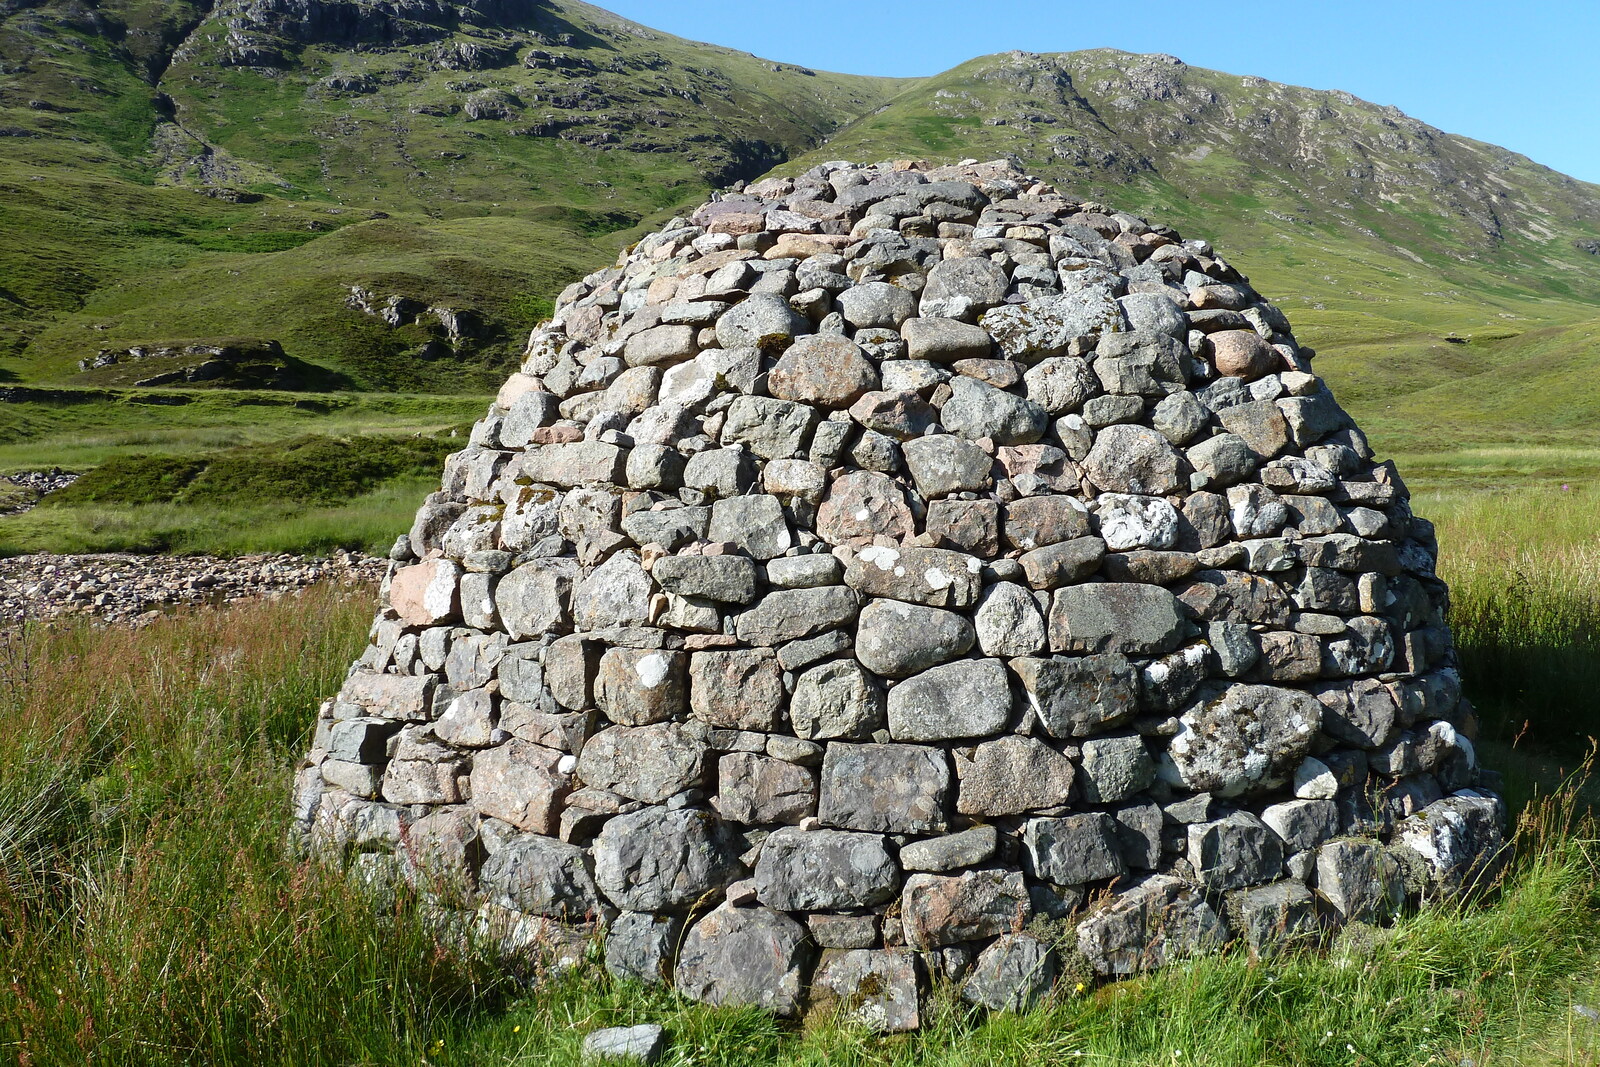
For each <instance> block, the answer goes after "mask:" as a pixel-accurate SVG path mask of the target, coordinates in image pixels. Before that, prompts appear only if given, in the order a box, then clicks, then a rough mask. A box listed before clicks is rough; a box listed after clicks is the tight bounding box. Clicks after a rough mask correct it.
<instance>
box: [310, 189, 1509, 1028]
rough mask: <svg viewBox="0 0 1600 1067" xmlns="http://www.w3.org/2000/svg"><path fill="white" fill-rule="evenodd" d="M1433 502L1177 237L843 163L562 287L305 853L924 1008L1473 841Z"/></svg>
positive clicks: (732, 971) (352, 726)
mask: <svg viewBox="0 0 1600 1067" xmlns="http://www.w3.org/2000/svg"><path fill="white" fill-rule="evenodd" d="M1435 550H1436V546H1435V543H1434V537H1433V530H1432V527H1431V525H1430V524H1429V523H1427V522H1426V521H1425V520H1423V519H1420V518H1418V517H1416V516H1414V515H1413V514H1412V513H1411V510H1410V508H1409V506H1408V503H1407V496H1406V491H1405V487H1404V485H1403V484H1402V483H1401V481H1400V478H1399V477H1398V475H1397V474H1396V473H1395V471H1394V468H1393V467H1392V465H1390V464H1387V463H1376V462H1374V460H1373V456H1372V452H1371V449H1370V448H1369V447H1368V445H1367V442H1366V440H1365V438H1364V437H1363V436H1362V434H1361V432H1360V431H1359V430H1358V429H1357V428H1356V427H1355V426H1354V425H1353V424H1352V423H1351V421H1350V419H1349V418H1348V417H1347V416H1346V414H1345V413H1344V411H1343V410H1341V409H1340V407H1339V405H1338V404H1337V403H1336V402H1335V401H1334V399H1333V397H1332V396H1331V395H1330V394H1329V392H1328V390H1327V388H1326V387H1325V386H1324V384H1323V383H1322V382H1321V381H1320V380H1319V379H1318V378H1317V377H1316V376H1315V375H1314V374H1312V373H1311V371H1310V367H1309V353H1308V352H1306V351H1304V350H1302V349H1300V348H1299V347H1298V346H1297V345H1296V343H1295V341H1294V339H1293V337H1292V335H1291V333H1290V327H1289V324H1288V322H1287V320H1286V319H1285V317H1284V316H1283V315H1282V314H1281V313H1280V312H1279V311H1278V310H1277V309H1275V308H1274V307H1272V306H1271V305H1270V304H1268V303H1266V302H1265V301H1264V300H1262V299H1261V297H1260V296H1259V295H1258V294H1257V293H1256V292H1255V291H1254V290H1253V289H1252V288H1251V287H1250V286H1249V284H1248V282H1247V281H1246V279H1245V278H1244V277H1242V276H1241V275H1240V274H1239V273H1238V272H1237V271H1236V270H1235V269H1234V268H1232V267H1231V266H1230V265H1229V264H1228V263H1227V262H1226V261H1224V260H1223V259H1222V258H1220V257H1219V256H1218V255H1217V254H1216V253H1215V252H1214V251H1213V250H1212V248H1211V247H1210V246H1209V245H1207V244H1206V243H1205V242H1203V241H1184V240H1182V239H1181V238H1180V237H1179V235H1178V234H1176V233H1175V232H1173V231H1172V230H1170V229H1168V228H1166V227H1162V226H1158V225H1152V224H1149V223H1147V222H1145V221H1143V220H1140V219H1137V218H1134V217H1131V216H1129V215H1126V214H1121V213H1117V212H1113V211H1111V210H1109V209H1106V208H1104V207H1101V206H1099V205H1096V204H1087V203H1078V202H1075V201H1073V200H1070V199H1068V198H1066V197H1065V196H1063V195H1061V194H1059V193H1057V192H1056V191H1055V190H1054V189H1052V188H1050V187H1048V186H1046V185H1043V184H1040V183H1038V182H1037V181H1035V180H1033V179H1031V178H1028V177H1026V176H1024V175H1022V174H1020V173H1018V172H1017V171H1016V170H1015V169H1014V168H1012V167H1011V166H1010V165H1009V164H1006V163H1004V162H998V163H990V164H976V163H967V164H963V165H960V166H956V167H943V168H928V167H925V166H922V165H917V164H910V165H905V164H901V165H887V164H885V165H879V166H875V167H861V166H855V165H849V164H843V163H832V164H825V165H823V166H820V167H817V168H815V169H813V170H811V171H809V172H807V173H806V174H805V175H803V176H802V177H800V178H797V179H793V180H791V179H772V180H768V181H765V182H762V183H760V184H759V185H756V186H753V187H751V188H750V189H748V190H744V191H742V192H738V193H732V194H727V195H724V196H722V197H721V198H720V199H718V200H716V201H714V202H712V203H709V204H706V205H704V206H703V207H701V208H700V209H699V210H698V211H697V212H695V214H694V215H693V216H692V217H691V218H689V219H676V220H674V221H673V222H672V223H671V224H669V225H668V226H667V228H666V229H664V230H662V231H661V232H659V233H656V234H653V235H651V236H650V237H647V238H645V239H644V240H643V241H641V242H640V243H639V244H638V245H636V246H634V247H633V248H632V249H630V250H628V251H627V252H625V253H624V254H623V256H622V257H620V259H619V261H618V265H617V266H616V267H614V268H612V269H608V270H605V271H601V272H599V273H596V274H594V275H591V276H590V277H588V278H585V279H584V280H583V281H582V282H579V283H577V284H575V285H573V286H571V287H569V288H568V289H567V291H566V292H564V293H563V294H562V295H561V299H560V301H559V303H558V305H557V309H556V313H555V317H554V318H553V319H552V320H551V322H550V323H549V324H547V325H546V326H544V327H542V328H541V329H539V330H538V331H536V332H535V333H534V334H533V336H532V338H531V339H530V342H529V347H528V352H527V357H526V360H525V363H524V365H523V368H522V370H521V372H520V373H518V374H515V375H513V376H512V377H511V379H510V380H509V381H508V382H507V383H506V385H505V387H504V388H503V389H502V390H501V392H500V395H499V397H498V399H497V401H496V403H495V404H494V405H493V406H492V407H491V408H490V411H489V413H488V414H487V415H486V417H485V418H484V419H483V420H482V421H481V422H479V423H478V424H477V426H476V428H475V429H474V432H473V434H472V436H471V439H470V444H469V446H468V447H467V448H466V449H464V450H463V451H462V452H460V453H457V454H456V455H454V456H452V457H451V458H450V460H449V462H448V463H447V466H446V470H445V475H444V483H443V487H442V488H441V490H440V491H439V492H437V493H435V494H433V495H431V496H430V497H429V498H428V500H427V502H426V503H425V504H424V505H423V507H422V509H421V510H420V511H419V513H418V515H417V519H416V523H415V525H414V526H413V528H412V530H411V532H410V534H409V536H408V537H405V538H402V539H401V541H400V542H399V543H398V544H397V545H396V547H395V550H394V552H393V553H392V556H393V560H394V563H393V566H392V568H391V572H390V575H389V577H388V579H387V580H386V584H385V587H384V590H383V609H382V611H381V612H380V614H379V616H378V618H377V620H376V622H375V624H374V626H373V629H372V638H371V644H370V645H369V647H368V648H367V650H366V652H365V653H364V654H363V656H362V657H361V659H360V661H359V662H357V663H356V664H355V666H354V667H353V669H352V672H351V674H350V676H349V678H348V680H347V681H346V682H345V684H344V687H343V689H342V690H341V692H340V693H339V695H338V697H337V698H336V699H334V700H330V701H329V702H328V703H326V704H325V705H324V706H323V708H322V711H321V717H320V719H319V722H318V731H317V736H316V742H315V746H316V747H315V750H314V751H313V753H312V754H311V757H310V759H309V760H308V763H307V765H306V768H305V769H304V771H303V772H302V774H301V776H300V779H299V783H298V790H297V798H298V799H297V803H298V816H299V818H300V820H301V825H302V826H303V827H304V828H305V830H306V831H307V833H308V835H309V840H310V841H311V842H312V844H313V845H315V846H316V847H317V848H318V849H320V850H322V851H324V852H331V853H335V854H337V855H339V856H341V857H343V858H345V859H348V860H350V861H351V862H354V863H355V864H356V865H357V866H358V869H361V870H364V871H368V872H381V871H388V872H390V873H392V874H396V875H399V876H403V877H405V878H408V879H410V880H411V881H413V882H415V883H416V884H418V885H419V886H421V887H422V888H423V889H424V890H426V891H427V892H429V893H432V894H435V895H436V897H437V899H438V900H439V901H440V902H441V903H442V904H446V905H449V906H452V907H457V908H461V909H476V910H475V914H476V916H477V918H478V920H479V922H480V923H481V924H483V925H484V926H485V927H486V928H488V929H491V930H495V931H498V932H499V935H501V936H505V937H508V938H510V939H512V940H516V939H518V938H521V939H523V940H525V941H530V942H531V941H535V940H538V939H540V938H543V939H546V941H548V940H549V939H551V938H555V939H557V940H559V939H560V937H561V936H563V931H568V930H574V929H576V930H583V929H588V930H604V931H605V936H606V940H607V944H606V959H607V964H608V966H609V967H610V968H611V969H612V970H613V971H614V972H616V973H618V974H620V975H624V976H628V977H634V978H640V979H643V980H646V981H670V982H673V983H675V985H676V986H677V988H678V989H680V990H681V991H683V992H684V993H686V994H687V995H689V996H691V997H696V998H699V999H702V1000H707V1001H711V1002H717V1003H734V1002H754V1003H759V1004H763V1005H766V1006H768V1007H770V1008H772V1009H774V1010H777V1011H780V1012H785V1013H789V1012H794V1011H796V1010H799V1009H800V1008H801V1007H802V1006H803V1005H804V1004H805V1003H806V1001H807V998H808V997H809V998H810V1000H811V1001H813V1002H817V1001H829V1000H838V1001H841V1002H844V1003H845V1004H846V1005H847V1006H848V1007H850V1008H851V1010H854V1011H856V1012H857V1013H858V1014H860V1015H861V1017H863V1018H865V1019H867V1020H868V1021H869V1022H870V1023H872V1024H873V1025H876V1026H879V1027H881V1028H884V1029H900V1028H907V1027H911V1026H915V1025H916V1024H917V1011H918V999H919V990H920V989H921V988H922V987H923V985H924V983H925V982H926V981H927V980H928V979H929V978H930V977H934V976H946V977H950V978H953V979H957V980H960V981H962V982H963V983H964V984H963V990H964V992H965V994H966V995H967V996H968V998H969V999H971V1000H973V1001H974V1002H977V1003H981V1004H985V1005H987V1006H989V1007H991V1008H1007V1007H1024V1006H1026V1005H1027V1004H1029V1003H1032V1002H1033V1001H1034V1000H1035V999H1037V998H1038V997H1039V996H1041V995H1043V994H1044V993H1045V992H1046V991H1048V989H1049V987H1050V982H1051V979H1052V977H1053V976H1054V975H1055V974H1056V973H1057V972H1058V971H1059V970H1060V969H1062V968H1069V969H1071V968H1077V969H1082V968H1084V967H1088V968H1092V969H1093V971H1094V972H1096V973H1097V974H1099V975H1101V976H1105V977H1112V976H1118V975H1124V974H1130V973H1133V972H1136V971H1139V970H1141V969H1145V968H1148V967H1152V966H1157V965H1160V964H1161V963H1163V962H1164V961H1166V960H1169V959H1172V958H1175V957H1177V956H1181V955H1183V954H1186V953H1191V952H1196V951H1204V950H1207V949H1209V948H1212V947H1215V946H1217V945H1221V944H1224V943H1227V942H1228V941H1230V940H1242V941H1244V942H1247V943H1248V944H1249V946H1250V947H1251V948H1252V949H1253V950H1255V951H1262V952H1265V951H1271V950H1273V949H1275V948H1277V947H1279V946H1281V945H1283V944H1286V943H1291V942H1295V941H1300V940H1304V939H1307V938H1314V937H1316V936H1318V935H1319V934H1320V933H1322V932H1325V931H1327V930H1329V929H1331V928H1334V927H1337V926H1339V925H1340V924H1343V923H1347V922H1356V921H1360V922H1370V921H1379V920H1382V919H1385V918H1387V917H1388V916H1390V915H1392V914H1393V913H1394V912H1395V911H1396V910H1397V909H1399V908H1401V907H1403V906H1404V905H1405V904H1406V903H1407V901H1408V900H1409V901H1415V900H1417V899H1418V898H1424V897H1428V896H1437V895H1440V894H1444V893H1448V892H1453V891H1455V890H1457V889H1459V888H1460V887H1461V886H1462V885H1464V884H1466V883H1467V882H1469V881H1470V880H1472V879H1473V878H1476V877H1479V876H1481V874H1482V872H1483V871H1484V870H1485V869H1486V868H1487V867H1488V866H1489V865H1490V864H1492V862H1493V860H1494V857H1495V855H1496V853H1497V852H1498V850H1499V848H1500V845H1501V826H1502V822H1503V807H1502V805H1501V803H1500V801H1499V799H1498V798H1497V797H1496V796H1495V794H1494V793H1493V791H1492V785H1493V783H1492V782H1491V781H1489V780H1488V779H1487V776H1486V774H1485V773H1484V772H1480V771H1479V770H1478V769H1477V767H1476V764H1475V759H1474V755H1473V747H1472V743H1471V737H1472V736H1473V732H1474V726H1475V721H1474V717H1473V714H1472V710H1471V708H1470V706H1469V705H1468V703H1467V702H1466V701H1465V700H1463V699H1462V696H1461V685H1460V679H1459V675H1458V673H1457V670H1456V665H1455V657H1454V653H1453V650H1452V646H1451V641H1450V635H1449V633H1448V631H1447V630H1446V628H1445V625H1444V621H1443V612H1444V608H1445V604H1446V590H1445V588H1444V586H1443V584H1442V583H1441V582H1440V581H1439V580H1438V579H1437V578H1436V577H1435V575H1434V567H1433V562H1434V556H1435Z"/></svg>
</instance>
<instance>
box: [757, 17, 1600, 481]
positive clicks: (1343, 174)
mask: <svg viewBox="0 0 1600 1067" xmlns="http://www.w3.org/2000/svg"><path fill="white" fill-rule="evenodd" d="M1003 154H1009V155H1014V156H1016V157H1018V158H1019V159H1021V160H1022V161H1023V163H1024V164H1025V165H1026V166H1027V168H1028V169H1029V170H1031V171H1032V172H1034V173H1037V174H1039V175H1041V176H1042V177H1045V178H1048V179H1050V180H1052V181H1054V182H1056V183H1058V184H1059V185H1061V187H1062V188H1064V189H1067V190H1070V191H1072V192H1074V193H1077V194H1079V195H1082V196H1084V197H1086V198H1094V199H1099V200H1102V201H1104V202H1106V203H1108V204H1111V205H1114V206H1115V207H1118V208H1120V209H1123V210H1128V211H1132V212H1135V213H1138V214H1144V215H1148V216H1149V217H1151V218H1153V219H1158V220H1161V221H1164V222H1167V223H1169V224H1172V225H1174V226H1176V227H1178V228H1179V229H1180V230H1182V231H1183V232H1184V234H1185V235H1186V236H1194V237H1205V238H1207V239H1210V240H1212V241H1214V242H1215V243H1216V245H1217V247H1218V248H1219V249H1221V250H1222V251H1223V252H1224V253H1225V254H1226V255H1227V256H1228V258H1229V259H1230V260H1231V261H1233V262H1234V263H1235V264H1236V265H1237V266H1239V267H1240V269H1242V270H1244V271H1245V272H1246V273H1248V274H1249V275H1250V276H1251V278H1252V279H1253V281H1254V282H1255V284H1256V286H1257V287H1258V288H1260V289H1261V290H1262V291H1263V292H1265V293H1267V294H1269V295H1270V296H1271V297H1272V299H1274V300H1275V301H1277V302H1279V303H1280V304H1281V305H1282V306H1283V307H1284V309H1285V310H1286V311H1288V312H1289V314H1290V316H1291V318H1292V319H1293V320H1294V322H1295V324H1296V329H1297V333H1298V334H1299V336H1300V337H1301V338H1302V340H1304V341H1306V342H1307V343H1309V344H1311V345H1312V346H1313V347H1315V348H1316V349H1317V350H1318V351H1319V353H1320V354H1321V356H1320V359H1319V361H1318V369H1319V370H1320V371H1321V372H1322V373H1323V374H1324V375H1325V376H1327V377H1328V378H1329V379H1330V380H1331V381H1332V382H1333V383H1334V385H1335V387H1336V388H1337V389H1338V391H1339V393H1340V396H1341V397H1342V398H1344V399H1345V401H1346V403H1347V404H1348V405H1349V406H1350V407H1351V409H1352V410H1353V411H1354V412H1355V413H1356V414H1357V416H1358V417H1360V418H1361V419H1362V420H1363V424H1364V425H1367V424H1369V423H1370V424H1371V425H1372V426H1374V427H1376V430H1377V432H1378V434H1379V435H1380V436H1381V437H1382V439H1383V443H1385V444H1387V445H1389V446H1390V447H1392V448H1396V449H1400V450H1406V451H1419V452H1420V451H1423V450H1427V449H1433V448H1438V447H1440V446H1441V444H1442V443H1444V442H1452V443H1454V442H1460V441H1469V442H1472V443H1474V445H1482V444H1484V443H1485V442H1488V441H1498V442H1502V443H1511V444H1517V445H1519V446H1528V447H1527V448H1521V450H1520V451H1519V452H1518V456H1519V457H1520V458H1519V462H1523V461H1525V460H1527V458H1528V456H1529V455H1530V454H1531V453H1530V451H1529V449H1532V450H1533V451H1534V452H1537V451H1538V450H1539V449H1547V448H1553V449H1555V452H1554V454H1553V458H1552V459H1551V465H1552V466H1554V467H1555V468H1557V469H1559V468H1560V467H1561V465H1562V464H1564V463H1566V462H1568V460H1569V457H1566V458H1564V457H1565V452H1564V451H1563V448H1562V447H1558V446H1562V445H1563V443H1564V444H1565V445H1572V444H1579V445H1584V446H1586V447H1592V444H1593V431H1594V430H1595V428H1596V427H1600V394H1597V393H1596V391H1595V390H1594V389H1592V388H1590V387H1589V386H1588V385H1587V382H1588V381H1589V377H1588V375H1587V372H1586V368H1587V364H1588V363H1590V362H1593V361H1594V360H1595V359H1597V358H1600V352H1597V345H1600V321H1596V320H1597V319H1600V254H1596V253H1597V252H1600V242H1597V241H1596V235H1597V234H1600V186H1595V185H1590V184H1587V183H1584V182H1579V181H1576V180H1574V179H1572V178H1569V177H1567V176H1565V175H1562V174H1558V173H1556V172H1555V171H1552V170H1550V169H1548V168H1546V167H1541V166H1539V165H1538V164H1535V163H1533V162H1532V161H1531V160H1529V159H1527V158H1526V157H1523V156H1520V155H1517V154H1515V153H1513V152H1508V151H1506V150H1505V149H1501V148H1497V147H1495V146H1493V145H1487V144H1483V143H1481V142H1478V141H1473V140H1469V139H1467V138H1464V137H1458V136H1455V135H1452V134H1447V133H1444V132H1442V131H1440V130H1437V129H1434V128H1433V127H1430V126H1428V125H1426V124H1424V123H1421V122H1418V121H1416V120H1414V119H1411V118H1408V117H1407V116H1405V115H1404V114H1402V113H1400V112H1399V111H1397V110H1395V109H1394V108H1388V107H1379V106H1376V105H1373V104H1369V103H1366V102H1364V101H1361V100H1358V99H1356V98H1355V97H1353V96H1350V95H1349V94H1347V93H1339V92H1321V91H1316V90H1311V89H1302V88H1297V87H1294V86H1287V85H1281V84H1277V83H1274V82H1269V81H1264V80H1262V79H1260V78H1253V77H1248V76H1245V77H1241V76H1238V75H1232V74H1223V73H1220V72H1217V71H1210V70H1202V69H1198V68H1194V67H1190V66H1187V65H1185V64H1183V63H1181V62H1179V61H1178V60H1176V59H1174V58H1173V57H1170V56H1140V55H1130V54H1128V53H1125V52H1117V51H1113V50H1109V49H1100V50H1094V51H1086V52H1073V53H1067V54H1059V55H1037V54H1033V53H1024V52H1011V53H1005V54H1003V55H995V56H985V57H982V58H980V59H975V60H972V61H971V62H969V63H966V64H963V65H962V66H960V67H957V68H955V69H954V70H951V71H948V72H946V73H944V74H941V75H939V76H937V77H934V78H930V79H927V80H926V81H923V82H920V83H917V84H916V85H914V86H912V87H910V88H909V89H907V90H906V91H905V92H903V93H901V94H900V95H899V96H897V97H896V98H895V99H894V100H892V101H890V102H889V103H888V104H887V105H886V106H884V107H882V108H880V109H878V110H877V111H875V112H874V113H872V114H871V115H867V116H864V117H863V118H861V119H859V120H858V121H856V122H855V123H853V124H851V125H850V126H848V127H846V128H845V129H844V130H841V131H840V132H839V133H837V134H835V135H834V136H833V137H832V138H831V139H830V140H829V142H828V143H827V144H826V145H824V146H823V147H821V148H820V149H817V150H816V151H814V152H812V153H810V154H809V155H808V156H806V157H803V158H801V159H799V160H795V161H792V162H791V163H789V164H787V165H786V166H784V167H783V168H780V169H781V170H782V171H784V172H791V171H794V170H797V169H802V168H804V167H805V166H808V165H810V164H811V163H813V162H816V161H819V160H822V159H829V158H883V157H913V158H929V159H936V160H951V159H958V158H960V157H962V156H977V157H983V158H988V157H992V156H997V155H1003ZM1452 334H1453V335H1457V339H1458V340H1459V339H1463V338H1466V337H1471V338H1473V340H1472V343H1471V344H1470V345H1461V344H1454V343H1448V342H1446V340H1445V338H1446V337H1447V336H1449V335H1452ZM1535 465H1536V466H1538V464H1535Z"/></svg>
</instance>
